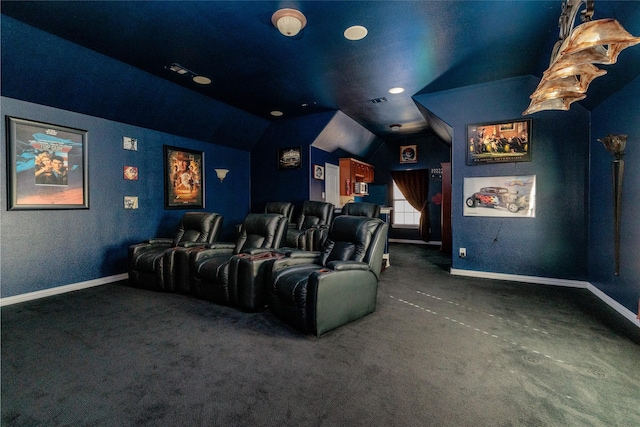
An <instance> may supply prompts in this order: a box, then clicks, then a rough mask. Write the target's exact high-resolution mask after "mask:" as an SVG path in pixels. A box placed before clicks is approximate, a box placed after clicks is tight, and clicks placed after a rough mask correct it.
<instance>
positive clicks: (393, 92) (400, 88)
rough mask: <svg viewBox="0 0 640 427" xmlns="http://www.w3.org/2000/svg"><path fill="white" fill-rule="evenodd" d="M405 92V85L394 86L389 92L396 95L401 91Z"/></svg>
mask: <svg viewBox="0 0 640 427" xmlns="http://www.w3.org/2000/svg"><path fill="white" fill-rule="evenodd" d="M402 92H404V88H403V87H392V88H391V89H389V93H392V94H394V95H397V94H399V93H402Z"/></svg>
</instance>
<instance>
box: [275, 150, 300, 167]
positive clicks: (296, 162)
mask: <svg viewBox="0 0 640 427" xmlns="http://www.w3.org/2000/svg"><path fill="white" fill-rule="evenodd" d="M300 168H302V149H301V148H300V147H285V148H279V149H278V169H281V170H282V169H300Z"/></svg>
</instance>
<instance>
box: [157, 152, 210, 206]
mask: <svg viewBox="0 0 640 427" xmlns="http://www.w3.org/2000/svg"><path fill="white" fill-rule="evenodd" d="M164 201H165V203H164V205H165V206H164V207H165V209H194V208H195V209H202V208H204V153H203V152H201V151H194V150H188V149H186V148H178V147H170V146H167V145H165V146H164Z"/></svg>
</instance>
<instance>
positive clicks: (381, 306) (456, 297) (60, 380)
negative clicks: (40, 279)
mask: <svg viewBox="0 0 640 427" xmlns="http://www.w3.org/2000/svg"><path fill="white" fill-rule="evenodd" d="M390 253H391V267H390V268H389V269H387V270H386V271H384V272H383V274H382V278H381V281H380V287H379V291H378V307H377V310H376V312H375V313H373V314H371V315H369V316H366V317H364V318H362V319H360V320H358V321H355V322H352V323H350V324H348V325H345V326H343V327H341V328H339V329H337V330H335V331H332V332H330V333H328V334H326V335H324V336H322V337H320V338H316V337H313V336H310V335H304V334H302V333H300V332H298V331H297V330H295V329H293V328H291V327H290V326H288V325H287V324H285V323H283V322H281V321H280V320H279V319H278V318H276V317H275V316H273V315H272V314H271V313H270V312H269V311H268V310H267V311H265V312H263V313H255V314H248V313H242V312H239V311H236V310H234V309H233V308H229V307H222V306H217V305H215V304H211V303H209V302H206V301H201V300H197V299H194V298H192V297H189V296H183V295H175V294H164V293H158V292H153V291H147V290H142V289H136V288H132V287H129V286H128V285H127V283H126V282H122V283H116V284H111V285H104V286H100V287H96V288H91V289H85V290H82V291H77V292H73V293H68V294H64V295H59V296H54V297H49V298H46V299H41V300H37V301H31V302H26V303H21V304H16V305H11V306H7V307H3V308H2V313H1V314H2V360H1V362H2V371H1V374H2V394H1V397H2V402H1V410H2V418H1V419H2V425H6V426H474V427H478V426H629V427H631V426H634V427H635V426H640V336H639V330H638V328H636V327H634V326H633V325H631V324H630V323H629V322H628V321H627V320H625V319H624V318H622V317H621V316H620V315H619V314H617V313H615V312H613V311H612V310H611V309H609V308H608V307H606V306H605V305H604V303H602V302H600V301H599V300H597V298H595V297H594V296H592V295H591V294H590V293H589V292H588V291H585V290H580V289H566V288H558V287H549V286H542V285H533V284H523V283H511V282H501V281H494V280H489V279H477V278H470V277H456V276H451V275H450V274H448V264H449V262H450V260H449V259H447V258H446V257H445V256H443V255H442V254H441V253H440V252H439V251H438V250H437V249H434V248H432V247H428V246H415V245H406V244H391V247H390Z"/></svg>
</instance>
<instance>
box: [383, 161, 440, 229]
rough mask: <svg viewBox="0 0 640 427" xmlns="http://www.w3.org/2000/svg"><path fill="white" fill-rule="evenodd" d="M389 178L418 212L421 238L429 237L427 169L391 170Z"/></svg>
mask: <svg viewBox="0 0 640 427" xmlns="http://www.w3.org/2000/svg"><path fill="white" fill-rule="evenodd" d="M391 178H393V180H394V181H395V183H396V185H397V186H398V188H399V189H400V192H401V193H402V195H403V196H404V198H405V199H407V202H409V204H410V205H411V206H413V208H414V209H415V210H417V211H418V212H420V225H419V227H418V231H419V233H420V237H422V240H424V241H429V240H430V238H431V226H430V225H431V219H430V218H429V203H428V201H427V195H428V194H429V169H418V170H409V171H391Z"/></svg>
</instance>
